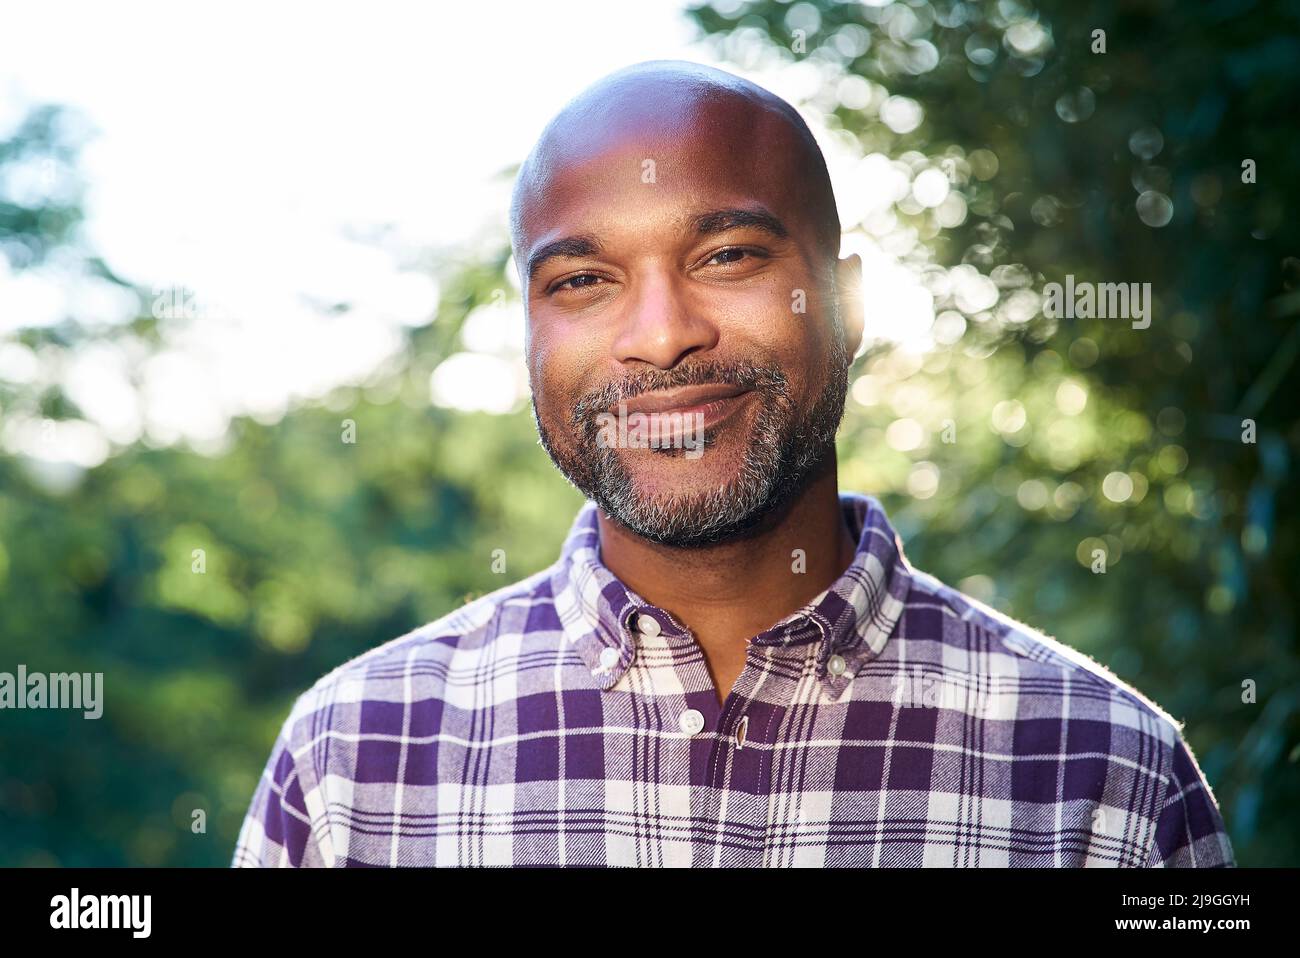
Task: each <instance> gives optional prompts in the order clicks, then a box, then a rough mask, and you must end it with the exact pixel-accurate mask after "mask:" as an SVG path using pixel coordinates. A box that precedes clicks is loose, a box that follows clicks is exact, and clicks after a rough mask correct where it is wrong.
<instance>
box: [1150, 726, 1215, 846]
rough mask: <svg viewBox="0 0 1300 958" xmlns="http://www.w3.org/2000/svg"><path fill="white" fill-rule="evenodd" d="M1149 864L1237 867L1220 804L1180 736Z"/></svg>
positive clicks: (1158, 819) (1176, 742)
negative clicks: (1220, 811)
mask: <svg viewBox="0 0 1300 958" xmlns="http://www.w3.org/2000/svg"><path fill="white" fill-rule="evenodd" d="M1147 864H1148V865H1149V866H1151V867H1153V868H1234V867H1236V864H1237V862H1236V858H1235V857H1234V856H1233V852H1232V843H1231V842H1230V841H1229V840H1228V831H1227V828H1226V827H1225V826H1224V824H1223V816H1222V815H1220V814H1219V806H1218V803H1217V802H1216V801H1215V800H1214V794H1213V792H1211V791H1210V786H1209V783H1208V782H1206V780H1205V776H1204V774H1202V772H1201V769H1200V766H1199V765H1197V763H1196V757H1195V756H1194V755H1193V754H1192V750H1191V749H1190V748H1189V747H1188V746H1187V743H1186V742H1185V741H1184V740H1183V737H1182V735H1181V734H1179V735H1178V737H1177V739H1176V741H1175V743H1174V749H1173V757H1172V761H1171V763H1170V772H1169V785H1168V787H1167V788H1166V789H1165V793H1164V798H1163V799H1162V801H1161V803H1160V807H1159V809H1158V811H1157V817H1156V834H1155V840H1154V842H1153V843H1152V847H1151V855H1150V857H1149V858H1148V860H1147Z"/></svg>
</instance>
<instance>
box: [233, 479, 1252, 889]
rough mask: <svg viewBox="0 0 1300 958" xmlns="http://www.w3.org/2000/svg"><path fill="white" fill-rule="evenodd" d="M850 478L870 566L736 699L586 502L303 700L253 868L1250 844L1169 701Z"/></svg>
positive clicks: (1013, 857) (1153, 857)
mask: <svg viewBox="0 0 1300 958" xmlns="http://www.w3.org/2000/svg"><path fill="white" fill-rule="evenodd" d="M840 501H841V504H842V506H843V509H844V514H845V517H846V519H847V520H848V522H849V523H850V527H851V529H852V530H853V532H854V535H855V536H856V537H857V538H858V547H857V554H856V557H855V558H854V561H853V564H852V565H851V566H850V567H849V569H848V570H847V571H846V572H845V573H844V575H842V576H841V577H840V578H839V579H838V580H837V581H836V582H835V583H834V584H833V585H832V586H831V587H830V588H829V589H828V590H827V591H826V592H824V593H823V594H822V595H821V596H820V597H818V598H817V599H815V600H813V601H812V602H810V603H809V604H808V605H807V606H805V607H804V608H802V609H800V610H798V611H797V612H794V613H793V614H791V615H789V616H787V617H786V618H784V619H782V620H781V621H780V622H778V623H777V624H775V625H774V626H772V627H771V628H770V629H768V630H767V631H766V632H763V633H762V634H760V635H757V636H755V637H754V638H752V639H751V640H750V641H749V648H748V650H747V654H746V659H745V666H744V670H743V671H742V672H741V674H740V677H739V678H738V679H737V680H736V683H735V686H734V687H733V688H732V690H731V692H730V694H729V695H728V697H727V700H726V702H725V704H724V705H722V706H719V704H718V701H717V697H716V694H715V692H714V688H713V683H712V680H711V678H710V676H709V671H708V668H707V666H706V664H705V659H704V656H703V653H702V651H701V649H700V647H699V646H698V645H697V644H696V642H695V640H694V638H693V637H692V635H691V634H690V632H689V631H688V630H687V629H686V628H685V627H684V626H683V625H682V624H681V623H680V622H678V621H677V620H676V619H675V618H674V617H673V616H672V615H670V614H669V613H668V612H666V611H664V610H663V609H660V608H657V607H655V606H653V605H651V604H649V603H648V602H646V601H644V600H643V599H641V598H640V597H639V596H638V595H636V594H635V593H633V592H632V591H631V590H629V589H628V588H627V587H626V586H625V585H623V584H622V583H621V582H620V581H619V580H618V579H617V578H615V577H614V575H613V574H612V573H611V572H610V571H609V570H608V569H606V568H605V567H604V566H603V565H602V564H601V562H600V559H599V530H598V526H597V523H596V512H595V507H594V506H593V505H592V504H591V503H587V504H586V505H585V506H584V507H583V508H582V510H581V511H580V512H579V514H578V517H577V519H576V520H575V522H574V525H573V529H572V531H571V532H570V534H569V537H568V539H567V541H566V542H565V544H564V548H563V552H562V555H561V557H560V559H559V561H558V562H557V563H556V564H555V565H553V566H552V567H551V568H549V569H547V570H545V571H543V572H540V573H538V574H537V575H534V576H532V577H530V578H528V579H526V580H524V581H522V582H519V583H516V584H515V585H512V586H509V587H507V588H504V589H501V590H499V591H497V592H494V593H492V594H490V595H487V596H485V597H483V598H480V599H478V600H476V601H474V602H471V603H470V604H468V605H466V606H465V607H463V608H461V609H460V610H458V611H456V612H454V613H452V614H450V615H448V616H446V617H445V618H442V619H439V620H438V621H437V622H433V623H431V624H429V625H426V626H424V627H423V628H420V629H417V630H415V631H414V632H411V633H409V634H407V635H404V636H401V637H400V638H397V639H394V640H393V641H391V642H388V643H387V644H385V645H382V646H379V647H378V648H375V649H373V650H371V651H370V652H367V653H365V654H364V655H361V656H359V657H358V658H356V659H353V660H352V661H351V662H348V663H346V664H345V665H343V666H341V667H339V668H338V669H336V670H334V671H333V672H331V673H330V674H329V675H326V676H325V677H324V678H322V679H321V680H320V681H319V682H317V683H316V685H315V686H314V687H312V688H311V689H310V690H309V691H308V692H306V693H305V694H303V695H302V696H301V697H300V698H299V699H298V701H297V703H296V705H295V706H294V708H293V711H292V713H291V714H290V715H289V718H288V719H287V721H286V722H285V724H284V727H283V729H282V731H281V733H280V735H279V738H278V739H277V741H276V743H275V747H274V750H273V751H272V754H271V758H270V761H269V762H268V764H267V766H266V770H265V772H264V774H263V776H262V778H261V781H260V782H259V784H258V786H257V790H256V792H255V794H254V795H253V799H252V805H251V807H250V809H249V812H248V816H247V818H246V819H245V821H244V825H243V828H242V830H241V832H240V836H239V842H238V845H237V847H236V849H235V854H234V860H233V862H232V864H234V865H236V866H255V865H264V866H303V865H335V866H342V865H348V866H365V865H372V866H383V865H579V866H602V865H603V866H616V865H627V866H872V865H885V866H919V865H936V866H1197V867H1206V866H1222V865H1233V864H1235V862H1234V860H1233V853H1232V847H1231V845H1230V843H1229V841H1228V836H1227V834H1226V833H1225V830H1224V826H1223V820H1222V818H1221V817H1220V815H1219V810H1218V808H1217V806H1216V803H1215V800H1214V797H1213V795H1212V794H1211V791H1210V787H1209V785H1208V784H1207V783H1206V781H1205V778H1204V776H1203V775H1202V774H1201V771H1200V769H1199V767H1198V766H1197V764H1196V760H1195V758H1194V757H1193V755H1192V753H1191V751H1190V750H1189V749H1188V747H1187V745H1186V743H1185V742H1184V741H1183V738H1182V735H1181V733H1180V730H1179V727H1178V725H1177V724H1175V722H1174V721H1173V720H1172V719H1171V718H1170V717H1169V715H1167V714H1166V713H1165V712H1163V711H1162V710H1161V709H1160V708H1159V707H1158V706H1156V705H1154V704H1153V703H1151V702H1150V701H1148V700H1147V699H1146V698H1144V697H1143V696H1142V695H1141V694H1140V693H1138V692H1137V691H1135V690H1134V689H1132V688H1131V687H1129V686H1127V685H1125V684H1124V683H1122V682H1121V681H1119V680H1118V679H1117V678H1116V677H1115V676H1113V675H1111V674H1110V673H1109V672H1108V671H1107V670H1106V669H1104V668H1102V667H1101V666H1099V665H1097V664H1096V663H1094V662H1092V661H1091V660H1090V659H1088V658H1086V657H1085V656H1083V655H1081V654H1080V653H1078V652H1076V651H1074V650H1073V649H1070V648H1068V647H1067V646H1064V645H1062V644H1060V643H1058V642H1056V641H1054V640H1053V639H1050V638H1047V637H1046V636H1043V635H1041V634H1039V633H1037V632H1034V631H1032V630H1030V629H1029V628H1027V627H1026V626H1023V625H1021V624H1019V623H1017V622H1014V621H1012V620H1010V619H1008V618H1006V617H1005V616H1002V615H1001V614H1000V613H997V612H995V611H993V610H991V609H989V608H987V607H985V606H983V605H980V604H978V603H976V602H975V601H974V600H972V599H970V598H968V597H966V596H964V595H962V594H961V593H959V592H957V591H956V590H954V589H951V588H949V587H948V586H945V585H943V584H942V583H940V582H939V581H937V580H936V579H934V578H932V577H930V576H928V575H926V574H924V573H922V572H919V571H917V570H916V569H914V568H912V566H911V565H910V564H909V563H908V562H907V560H906V558H904V556H903V554H902V551H901V547H900V545H899V543H898V540H897V537H896V536H895V533H894V530H893V528H892V527H891V526H890V524H889V522H888V520H887V519H886V517H885V513H884V510H883V509H882V508H881V506H880V504H879V502H877V501H876V500H875V499H872V498H869V497H866V496H860V495H854V494H841V497H840Z"/></svg>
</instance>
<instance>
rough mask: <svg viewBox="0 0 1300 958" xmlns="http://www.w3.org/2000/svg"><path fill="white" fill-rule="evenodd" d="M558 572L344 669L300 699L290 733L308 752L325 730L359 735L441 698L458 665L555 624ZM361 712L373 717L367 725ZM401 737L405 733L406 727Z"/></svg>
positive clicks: (498, 593)
mask: <svg viewBox="0 0 1300 958" xmlns="http://www.w3.org/2000/svg"><path fill="white" fill-rule="evenodd" d="M552 572H553V569H552V568H547V569H544V570H542V571H541V572H538V573H536V574H534V575H532V576H529V577H528V578H525V579H521V580H519V581H517V582H514V583H511V584H510V585H507V586H503V587H502V588H500V589H497V590H495V591H493V592H490V593H488V594H487V595H483V596H480V597H478V598H476V599H473V600H471V601H470V602H468V603H466V604H465V605H463V606H461V607H460V608H458V609H455V610H454V611H452V612H449V613H447V614H446V615H444V616H442V617H441V618H439V619H435V620H433V621H432V622H428V623H426V624H424V625H422V626H420V627H419V628H416V629H412V630H411V631H410V632H407V633H405V634H403V635H399V636H397V637H396V638H393V639H390V640H389V641H387V642H385V643H383V644H382V645H378V646H375V647H374V648H372V649H370V650H368V651H366V652H363V653H361V654H359V655H357V656H355V657H354V658H352V659H349V660H348V661H346V662H344V663H343V664H342V665H339V666H338V667H337V668H335V669H333V670H332V671H330V672H328V673H327V674H325V675H323V676H321V678H319V679H318V680H317V681H316V682H315V683H314V684H313V685H312V686H311V687H310V688H309V689H307V690H306V691H305V692H303V693H302V694H301V695H299V696H298V698H297V700H296V701H295V703H294V705H293V709H292V711H291V712H290V715H289V718H288V719H287V720H286V723H285V730H286V732H287V733H289V735H290V737H291V738H292V739H294V740H296V741H297V742H298V743H299V745H302V744H306V741H307V740H308V739H310V738H312V737H313V736H314V735H318V734H319V733H320V731H322V730H323V729H324V728H331V729H335V730H338V729H345V730H347V729H350V730H352V731H355V732H360V731H362V730H363V728H362V727H363V725H367V722H368V721H369V722H382V721H390V722H391V721H392V719H391V718H390V719H384V716H385V714H386V713H388V712H391V709H390V708H389V707H390V706H397V707H398V708H399V710H400V708H401V707H402V706H403V705H405V704H406V703H409V702H428V701H431V700H434V699H438V698H441V696H442V694H443V689H444V687H445V684H446V679H447V675H448V672H449V670H450V669H451V668H453V666H455V667H460V666H459V665H458V664H457V663H463V664H465V665H466V666H467V667H470V666H472V662H471V660H475V659H478V658H481V657H483V656H486V655H490V654H491V653H492V652H493V650H494V648H495V647H496V646H498V645H499V644H501V643H502V642H505V641H507V640H509V639H511V638H512V637H513V638H514V639H520V638H522V636H523V635H525V634H526V633H527V632H529V631H530V630H532V629H534V628H535V627H537V625H536V624H537V622H539V621H546V622H549V621H550V620H551V619H553V618H554V611H553V603H552V601H551V576H552ZM363 710H368V711H369V712H370V717H369V719H367V717H366V716H364V715H363V714H362V712H363ZM323 715H324V716H327V717H326V718H324V719H322V716H323ZM376 730H379V729H376ZM387 730H388V729H383V731H387ZM395 731H396V732H399V733H400V731H401V729H400V727H398V728H396V730H395Z"/></svg>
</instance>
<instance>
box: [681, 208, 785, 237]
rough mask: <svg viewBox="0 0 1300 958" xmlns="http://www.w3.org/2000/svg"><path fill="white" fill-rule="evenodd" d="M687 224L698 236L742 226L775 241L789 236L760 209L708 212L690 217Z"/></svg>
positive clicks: (778, 221)
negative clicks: (773, 238) (691, 226)
mask: <svg viewBox="0 0 1300 958" xmlns="http://www.w3.org/2000/svg"><path fill="white" fill-rule="evenodd" d="M689 222H691V223H693V224H694V226H695V232H696V233H698V234H699V235H700V236H709V235H712V234H714V233H725V232H726V231H727V230H734V229H739V228H740V227H742V226H749V227H753V228H754V229H759V230H762V231H763V232H765V233H770V234H771V235H773V236H775V237H776V238H777V239H785V238H786V237H787V236H789V235H790V231H789V230H787V229H786V228H785V224H784V223H782V222H781V221H780V220H779V219H777V218H776V217H775V216H774V215H772V214H771V213H769V212H768V211H767V210H765V209H763V208H762V207H759V208H757V209H748V210H746V209H738V208H737V209H728V210H710V211H709V212H707V213H700V214H698V215H697V216H694V217H692V218H691V219H690V221H689Z"/></svg>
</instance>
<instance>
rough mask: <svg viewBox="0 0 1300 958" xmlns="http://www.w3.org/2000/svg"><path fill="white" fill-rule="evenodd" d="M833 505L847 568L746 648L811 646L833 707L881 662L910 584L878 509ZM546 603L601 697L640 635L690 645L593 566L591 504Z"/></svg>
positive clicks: (862, 499)
mask: <svg viewBox="0 0 1300 958" xmlns="http://www.w3.org/2000/svg"><path fill="white" fill-rule="evenodd" d="M839 498H840V508H841V509H842V510H843V511H844V518H845V521H846V522H847V524H848V527H849V530H850V532H851V534H852V535H853V536H854V537H855V538H856V539H857V549H856V551H855V553H854V557H853V562H852V564H851V565H850V566H849V567H848V569H846V570H845V571H844V574H843V575H841V576H840V577H839V578H838V579H836V580H835V581H834V582H833V583H831V585H830V587H829V588H827V589H826V590H825V591H823V592H822V593H821V594H820V595H819V596H817V597H816V598H815V599H813V600H812V601H811V602H809V603H807V604H806V605H804V606H803V607H802V608H800V609H797V610H796V611H794V612H792V613H791V614H790V615H788V616H786V617H785V618H783V619H781V621H779V622H777V623H776V624H775V625H773V626H771V627H770V628H768V629H767V630H765V631H763V632H761V633H760V634H758V635H757V636H754V637H753V638H752V639H751V640H750V643H751V645H755V646H770V647H773V648H774V650H775V649H779V648H786V647H792V646H801V645H806V644H808V643H809V642H815V643H817V657H816V668H817V677H818V679H819V680H820V681H821V683H822V684H823V686H824V687H825V689H826V691H827V692H828V693H830V695H831V697H832V698H838V697H839V695H840V693H841V692H843V691H844V689H845V688H846V687H847V686H848V684H849V682H850V681H851V680H852V679H853V676H854V675H856V674H857V672H858V670H859V669H860V668H861V667H862V666H863V665H864V664H866V663H867V662H868V661H870V660H871V659H872V658H874V657H876V656H877V655H879V654H880V651H881V650H882V649H883V648H884V646H885V643H886V642H887V641H888V640H889V637H890V635H891V634H892V633H893V630H894V626H895V624H896V623H897V622H898V618H899V616H900V615H901V614H902V611H903V601H904V597H905V596H906V595H907V591H908V588H909V586H910V582H911V575H910V572H911V567H910V566H909V564H908V562H907V559H906V558H905V557H904V555H903V551H902V546H901V545H900V544H899V541H898V536H897V534H896V533H895V532H894V528H893V526H891V525H890V523H889V520H888V518H886V516H885V510H884V507H882V506H881V504H880V503H879V501H877V500H876V499H875V498H874V497H872V496H865V495H861V494H859V493H852V492H842V493H840V496H839ZM552 594H553V595H554V596H555V605H556V612H557V613H558V615H559V618H560V622H561V624H562V626H563V629H564V635H565V638H566V640H567V641H568V642H569V643H570V644H572V645H574V646H575V647H576V649H577V651H578V653H579V654H580V655H581V656H582V659H583V661H584V662H585V663H586V664H587V666H588V668H590V669H591V674H592V677H593V679H595V681H596V684H597V685H598V686H599V687H600V688H601V689H603V690H608V689H610V688H612V687H613V686H614V685H615V684H616V683H617V682H618V680H619V679H620V678H621V677H622V675H623V673H624V672H626V671H627V668H628V666H630V665H631V663H632V659H633V657H634V656H635V654H636V643H637V638H638V635H639V634H640V631H641V630H643V629H648V630H651V631H653V632H655V633H656V634H662V635H665V636H668V637H669V638H685V637H687V636H688V635H689V632H688V630H687V629H686V628H685V626H683V625H682V624H681V623H680V622H678V621H677V620H676V619H675V618H674V617H673V616H672V615H671V614H670V613H669V612H667V611H666V610H664V609H661V608H659V607H657V606H655V605H652V604H651V603H649V602H647V601H646V600H645V599H643V598H641V597H640V596H639V595H637V594H636V593H635V592H633V591H632V590H631V589H629V588H628V587H627V586H626V585H624V584H623V582H622V581H620V580H619V579H618V577H617V576H615V575H614V574H613V573H612V572H610V571H609V569H607V568H606V567H605V565H604V563H602V562H601V561H600V526H599V524H598V522H597V514H596V506H595V504H594V503H592V502H587V503H585V504H584V505H583V507H582V508H581V509H580V510H579V512H578V515H577V517H576V518H575V519H574V521H573V526H572V528H571V529H570V530H569V535H568V537H567V538H566V539H565V542H564V547H563V549H562V550H561V554H560V561H559V563H557V565H556V571H555V578H554V581H553V593H552ZM642 616H647V617H648V619H643V618H641V617H642ZM650 620H653V621H650ZM607 650H614V651H607ZM833 657H835V660H834V661H832V658H833ZM841 665H842V666H843V667H842V668H841V667H840V666H841Z"/></svg>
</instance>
